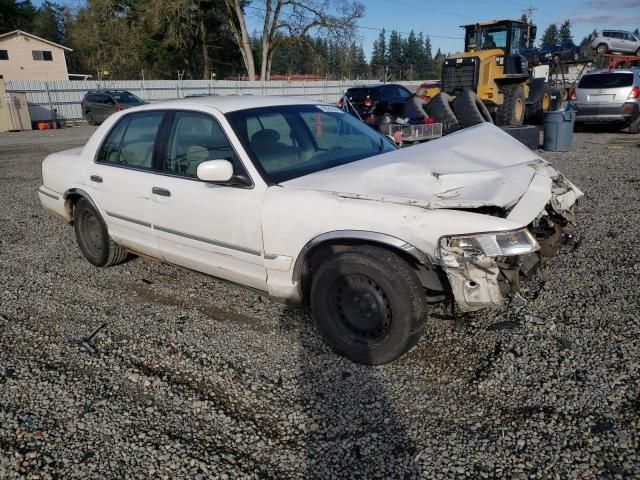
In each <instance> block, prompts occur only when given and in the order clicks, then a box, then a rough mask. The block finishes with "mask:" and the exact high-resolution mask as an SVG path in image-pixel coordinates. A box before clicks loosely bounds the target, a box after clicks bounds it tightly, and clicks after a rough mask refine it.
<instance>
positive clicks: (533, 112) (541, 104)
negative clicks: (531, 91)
mask: <svg viewBox="0 0 640 480" xmlns="http://www.w3.org/2000/svg"><path fill="white" fill-rule="evenodd" d="M550 105H551V87H550V86H549V84H548V83H545V84H544V87H543V90H542V96H541V97H540V99H539V100H538V101H537V102H536V103H533V104H531V105H527V118H526V120H527V122H528V123H530V124H532V125H542V123H543V122H544V112H546V111H548V110H549V107H550Z"/></svg>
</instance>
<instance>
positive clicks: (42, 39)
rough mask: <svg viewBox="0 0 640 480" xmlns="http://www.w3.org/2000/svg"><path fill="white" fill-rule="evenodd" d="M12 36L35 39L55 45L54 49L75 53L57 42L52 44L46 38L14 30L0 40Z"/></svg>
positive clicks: (1, 35) (4, 34) (1, 36)
mask: <svg viewBox="0 0 640 480" xmlns="http://www.w3.org/2000/svg"><path fill="white" fill-rule="evenodd" d="M10 35H25V36H27V37H31V38H35V39H36V40H40V41H41V42H44V43H48V44H49V45H53V46H54V47H58V48H62V49H63V50H66V51H67V52H72V51H73V50H72V49H71V48H69V47H65V46H64V45H60V44H57V43H55V42H52V41H50V40H47V39H45V38H41V37H38V36H37V35H33V34H31V33H28V32H24V31H22V30H13V31H11V32H7V33H3V34H0V40H1V39H3V38H5V37H8V36H10Z"/></svg>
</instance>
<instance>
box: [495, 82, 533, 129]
mask: <svg viewBox="0 0 640 480" xmlns="http://www.w3.org/2000/svg"><path fill="white" fill-rule="evenodd" d="M502 94H503V97H504V98H503V101H502V105H500V106H499V107H498V110H497V111H496V125H499V126H503V125H514V126H520V125H522V123H523V121H524V114H525V107H526V101H525V96H524V90H523V88H522V85H520V84H511V85H505V86H504V87H502Z"/></svg>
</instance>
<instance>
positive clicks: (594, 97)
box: [576, 71, 633, 105]
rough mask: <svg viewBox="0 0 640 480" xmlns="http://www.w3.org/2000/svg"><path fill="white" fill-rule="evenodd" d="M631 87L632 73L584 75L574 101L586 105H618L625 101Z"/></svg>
mask: <svg viewBox="0 0 640 480" xmlns="http://www.w3.org/2000/svg"><path fill="white" fill-rule="evenodd" d="M632 86H633V73H629V72H615V71H613V72H605V73H594V74H591V75H585V76H584V77H582V78H581V79H580V82H579V83H578V88H577V89H576V100H577V102H578V103H579V104H580V103H586V104H620V105H622V104H623V103H625V102H626V101H627V98H628V97H629V94H630V93H631V89H632Z"/></svg>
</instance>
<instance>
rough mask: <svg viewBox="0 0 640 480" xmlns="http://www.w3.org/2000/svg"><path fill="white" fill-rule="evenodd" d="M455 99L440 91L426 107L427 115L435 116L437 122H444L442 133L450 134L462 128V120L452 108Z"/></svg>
mask: <svg viewBox="0 0 640 480" xmlns="http://www.w3.org/2000/svg"><path fill="white" fill-rule="evenodd" d="M452 103H453V100H452V99H451V97H450V96H449V95H447V94H446V93H444V92H440V93H439V94H437V95H436V96H435V97H433V98H432V99H431V100H430V101H429V103H427V104H426V105H425V107H424V109H425V111H426V112H427V115H429V116H430V117H433V118H434V119H435V121H436V122H438V123H442V134H443V135H448V134H449V133H453V132H455V131H457V130H460V128H461V126H460V122H458V119H457V118H456V115H455V113H453V110H452V109H451V104H452Z"/></svg>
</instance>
